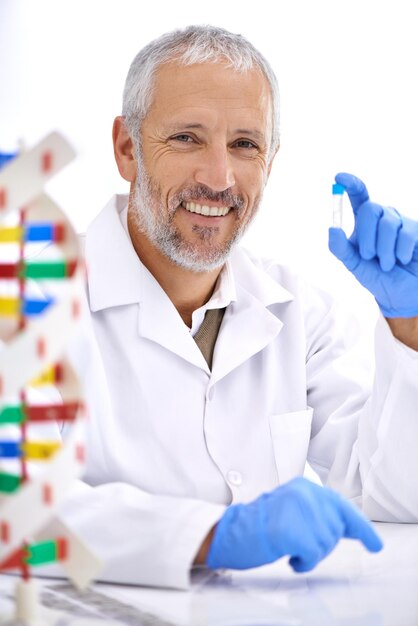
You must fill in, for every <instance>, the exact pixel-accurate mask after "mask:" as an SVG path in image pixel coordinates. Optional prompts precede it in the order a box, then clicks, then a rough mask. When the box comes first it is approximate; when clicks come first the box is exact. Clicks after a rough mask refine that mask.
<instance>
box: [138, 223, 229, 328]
mask: <svg viewBox="0 0 418 626" xmlns="http://www.w3.org/2000/svg"><path fill="white" fill-rule="evenodd" d="M128 230H129V235H130V237H131V240H132V244H133V246H134V248H135V252H136V253H137V255H138V257H139V258H140V260H141V262H142V263H143V264H144V265H145V267H146V268H147V270H148V271H149V272H151V274H152V275H153V276H154V278H155V279H156V281H157V282H158V283H159V284H160V286H161V287H162V289H164V291H165V293H166V294H167V295H168V297H169V298H170V300H171V301H172V303H173V304H174V306H175V307H176V309H177V311H178V312H179V315H180V316H181V318H182V320H183V321H184V323H185V324H187V326H189V328H190V327H191V325H192V313H193V311H195V310H196V309H198V308H199V307H201V306H203V305H204V304H205V303H206V302H207V301H208V300H209V298H210V297H211V295H212V293H213V291H214V288H215V284H216V281H217V279H218V276H219V274H220V272H221V269H222V268H217V269H216V270H212V271H210V272H192V271H191V270H187V269H185V268H183V267H180V266H178V265H176V264H175V263H172V262H171V261H170V259H168V258H167V257H166V256H165V255H164V254H162V253H161V252H160V251H159V250H158V249H157V248H156V247H155V246H154V245H153V244H152V243H151V242H150V240H149V239H148V238H147V237H146V235H145V234H144V233H142V232H141V231H139V230H138V229H137V228H136V226H135V224H134V222H133V220H132V217H131V213H130V212H129V211H128Z"/></svg>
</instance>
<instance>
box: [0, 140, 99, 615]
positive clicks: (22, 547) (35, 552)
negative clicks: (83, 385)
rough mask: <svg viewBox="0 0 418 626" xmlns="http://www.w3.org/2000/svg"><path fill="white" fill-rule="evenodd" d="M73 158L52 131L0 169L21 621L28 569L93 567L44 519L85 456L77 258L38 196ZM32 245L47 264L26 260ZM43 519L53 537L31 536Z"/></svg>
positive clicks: (10, 477)
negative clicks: (63, 428) (76, 333)
mask: <svg viewBox="0 0 418 626" xmlns="http://www.w3.org/2000/svg"><path fill="white" fill-rule="evenodd" d="M74 156H75V154H74V152H73V150H72V148H71V147H70V146H69V144H68V143H67V141H66V140H65V139H64V138H63V137H61V136H60V135H59V134H58V133H52V134H50V135H49V136H47V137H46V138H45V139H44V140H42V141H41V142H40V143H39V144H38V145H37V146H35V147H34V148H33V149H31V150H28V151H26V152H24V153H22V154H20V155H17V156H15V158H12V159H10V160H9V161H8V162H7V163H6V164H5V165H4V166H3V167H2V168H1V170H0V340H1V342H2V346H1V348H0V570H1V571H7V570H13V569H14V570H15V569H16V568H17V569H18V570H20V572H21V580H20V581H19V583H18V586H17V599H16V607H17V609H16V617H17V619H19V620H20V621H21V622H23V623H27V624H32V623H38V622H37V621H36V611H37V609H38V607H37V595H36V590H35V589H36V587H35V581H34V580H33V578H32V576H31V569H32V568H33V567H36V566H37V565H43V564H46V563H51V562H55V561H59V564H60V566H61V567H62V569H63V575H66V576H68V577H69V578H70V579H71V581H72V582H73V583H74V584H75V585H76V586H77V587H79V588H83V587H85V586H86V585H87V584H88V583H89V581H90V580H91V579H93V578H94V577H96V576H97V573H98V571H99V569H100V565H99V563H98V561H97V559H96V558H95V557H94V556H93V555H92V554H90V552H89V550H88V549H87V548H86V547H85V546H84V545H83V543H82V542H81V541H80V540H79V539H77V537H76V536H75V535H74V534H73V533H72V532H71V531H70V530H69V529H68V528H67V527H66V526H65V525H64V524H63V523H62V522H61V521H60V520H59V519H58V518H57V519H55V521H54V523H53V524H52V525H50V522H51V520H52V519H53V518H54V511H55V510H56V508H57V507H58V506H59V504H60V503H61V502H62V500H63V499H64V498H65V495H66V493H67V491H68V490H69V488H70V487H71V486H72V484H73V482H74V479H75V478H76V477H77V476H78V475H80V473H81V472H82V470H83V462H84V443H83V428H82V422H83V419H84V413H85V409H84V406H83V402H82V399H81V391H80V386H79V383H78V379H77V375H76V373H75V372H74V371H73V370H72V368H71V366H70V364H69V363H68V362H67V361H66V360H65V359H64V357H63V353H64V349H65V347H66V343H67V342H68V340H69V338H70V337H71V331H72V330H73V329H74V328H75V326H76V324H77V322H78V319H79V316H80V312H81V301H82V292H83V289H84V284H83V274H84V271H83V261H82V258H81V252H80V249H79V243H78V238H77V236H76V233H75V232H74V230H73V228H72V226H71V224H70V222H69V221H68V219H67V218H66V217H65V215H64V214H63V213H62V211H61V210H60V209H59V208H58V206H57V205H56V204H55V202H53V200H52V199H51V198H50V197H48V196H47V195H46V194H45V193H44V192H43V187H44V185H45V183H46V182H47V181H48V180H49V179H50V178H51V177H52V176H53V175H54V174H55V173H57V172H58V171H59V170H61V169H62V168H63V167H64V166H65V165H67V163H69V162H70V161H71V160H72V159H73V158H74ZM4 160H5V159H4ZM0 165H1V164H0ZM40 246H43V247H45V248H46V252H48V254H47V255H46V259H47V260H44V259H45V255H44V253H42V255H41V258H42V259H43V260H39V256H38V255H36V256H35V255H33V254H32V256H31V250H33V249H34V248H35V249H36V248H38V249H39V247H40ZM33 257H34V260H31V259H33ZM51 389H52V390H55V398H54V400H55V401H54V402H51V401H50V398H51V393H50V391H51ZM57 391H58V393H57ZM47 392H48V393H47ZM45 398H47V400H45ZM57 400H58V401H57ZM56 422H58V423H68V422H71V424H70V426H71V427H70V428H69V434H68V436H66V437H65V440H64V442H61V441H60V440H59V439H57V438H56V437H55V438H51V437H50V433H51V431H52V430H55V429H56V426H55V423H56ZM42 429H44V431H45V433H46V437H44V438H42V437H41V438H40V437H39V433H42ZM48 436H49V438H48ZM47 523H48V528H52V527H53V528H54V535H55V533H57V534H56V535H55V536H54V537H51V538H47V539H45V538H44V539H43V540H42V541H39V540H38V541H34V540H33V538H34V537H35V536H36V535H37V534H38V533H39V532H40V531H42V529H43V528H44V527H45V526H46V524H47ZM42 623H45V621H44V620H43V621H42Z"/></svg>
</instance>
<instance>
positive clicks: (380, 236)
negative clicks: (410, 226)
mask: <svg viewBox="0 0 418 626" xmlns="http://www.w3.org/2000/svg"><path fill="white" fill-rule="evenodd" d="M401 226H402V218H401V216H400V215H399V213H398V212H397V211H395V209H392V208H391V207H387V208H385V209H384V211H383V215H382V217H381V218H380V220H379V223H378V227H377V242H376V253H377V256H378V258H379V263H380V267H381V268H382V270H383V271H384V272H390V270H392V269H393V268H394V266H395V263H396V256H395V254H396V244H397V239H398V232H399V230H400V228H401Z"/></svg>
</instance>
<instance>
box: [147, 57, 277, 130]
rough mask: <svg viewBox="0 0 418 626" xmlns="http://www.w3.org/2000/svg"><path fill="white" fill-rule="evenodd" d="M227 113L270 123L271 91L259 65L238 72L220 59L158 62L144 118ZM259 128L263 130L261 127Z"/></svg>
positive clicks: (243, 120)
mask: <svg viewBox="0 0 418 626" xmlns="http://www.w3.org/2000/svg"><path fill="white" fill-rule="evenodd" d="M199 114H201V115H202V116H205V115H206V116H209V117H211V118H213V119H215V118H217V117H218V116H219V115H223V116H227V117H229V118H231V119H233V120H234V123H237V124H238V125H240V124H241V123H242V124H243V123H247V124H248V123H249V122H250V121H252V125H254V123H256V124H257V125H261V126H263V127H266V126H270V120H271V91H270V86H269V83H268V81H267V79H266V77H265V76H264V74H263V73H262V72H261V71H260V70H259V69H255V68H254V69H251V70H247V71H246V72H238V71H236V70H234V69H232V68H230V67H227V66H226V64H224V63H222V62H218V63H199V64H193V65H188V66H184V65H179V64H178V63H175V62H171V63H166V64H164V65H161V66H160V67H159V68H158V70H157V72H156V74H155V79H154V89H153V97H152V102H151V106H150V108H149V111H148V114H147V118H154V120H157V119H158V118H160V119H161V120H163V119H167V120H168V119H171V120H173V119H174V120H175V119H176V118H177V117H178V118H179V119H180V118H182V117H184V116H188V115H192V116H193V115H194V116H196V115H198V116H199ZM263 130H266V129H265V128H263Z"/></svg>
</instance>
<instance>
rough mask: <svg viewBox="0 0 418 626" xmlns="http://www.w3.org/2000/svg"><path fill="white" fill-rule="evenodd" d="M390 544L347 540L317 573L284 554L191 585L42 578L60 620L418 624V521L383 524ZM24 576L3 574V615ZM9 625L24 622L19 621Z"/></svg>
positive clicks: (235, 625) (114, 625)
mask: <svg viewBox="0 0 418 626" xmlns="http://www.w3.org/2000/svg"><path fill="white" fill-rule="evenodd" d="M375 526H376V528H377V530H378V532H379V533H380V535H381V536H382V538H383V540H384V543H385V547H384V549H383V551H382V552H381V553H379V554H369V553H368V552H366V551H365V550H364V549H363V548H362V546H361V545H360V544H359V543H358V542H356V541H342V542H341V543H340V544H339V546H338V547H337V549H336V550H335V551H334V552H333V553H332V554H331V555H330V556H328V557H327V558H326V559H325V560H324V561H323V562H322V563H321V564H320V565H319V566H318V567H317V568H316V569H315V570H314V571H313V572H310V573H309V574H295V573H293V571H292V570H291V568H290V567H289V566H288V565H287V562H286V559H281V560H280V561H278V562H277V563H275V564H273V565H269V566H266V567H262V568H257V569H254V570H247V571H243V572H232V571H227V572H224V573H220V574H214V573H211V574H209V573H207V572H198V573H197V574H196V575H194V577H193V584H192V586H191V589H190V591H174V590H167V589H151V588H144V587H135V586H131V587H129V586H122V585H108V584H106V585H105V584H95V585H94V586H93V587H92V588H91V589H90V590H89V591H87V592H84V593H83V594H79V593H78V592H76V591H75V590H74V589H73V588H72V587H71V586H70V584H69V583H67V582H66V581H62V580H51V579H49V580H42V581H39V583H40V585H41V586H42V591H41V597H42V601H43V608H42V611H43V616H44V622H42V621H41V623H45V624H51V625H53V626H89V625H91V626H93V625H94V624H99V623H101V624H108V625H109V626H121V625H126V624H128V625H130V626H169V625H181V626H212V625H213V626H215V625H216V626H262V625H270V626H302V625H303V626H305V625H306V626H334V625H337V624H338V625H340V626H418V525H413V524H411V525H409V524H375ZM15 583H16V578H15V577H12V576H4V575H3V576H0V615H1V616H3V620H4V619H5V617H6V616H7V614H9V615H10V613H11V611H12V603H11V596H12V591H13V587H14V585H15ZM5 623H7V624H9V625H10V626H12V624H13V625H14V624H16V623H17V622H14V621H13V620H11V619H6V621H5Z"/></svg>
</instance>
